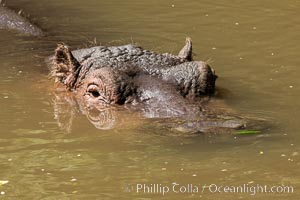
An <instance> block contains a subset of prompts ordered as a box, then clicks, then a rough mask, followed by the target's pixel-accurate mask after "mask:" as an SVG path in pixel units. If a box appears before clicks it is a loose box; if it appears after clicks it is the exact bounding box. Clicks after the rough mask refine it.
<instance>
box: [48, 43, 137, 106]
mask: <svg viewBox="0 0 300 200" xmlns="http://www.w3.org/2000/svg"><path fill="white" fill-rule="evenodd" d="M51 73H52V76H54V77H56V81H57V82H60V83H63V85H65V86H66V87H67V89H68V90H70V91H72V92H74V93H75V94H76V96H77V97H80V98H81V99H82V100H83V101H85V102H88V104H89V105H91V104H94V105H98V104H100V105H101V104H124V103H125V102H126V101H127V100H129V99H131V97H132V96H133V94H134V92H135V86H134V84H133V81H132V76H131V75H130V74H129V73H127V72H126V71H122V70H115V69H113V68H111V67H103V66H101V67H99V66H97V65H85V64H84V63H79V62H78V61H77V60H76V59H75V58H74V56H73V55H72V53H71V51H70V50H69V49H68V47H67V46H65V45H58V47H57V49H56V50H55V56H54V58H52V70H51Z"/></svg>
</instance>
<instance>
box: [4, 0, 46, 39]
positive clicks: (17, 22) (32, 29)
mask: <svg viewBox="0 0 300 200" xmlns="http://www.w3.org/2000/svg"><path fill="white" fill-rule="evenodd" d="M0 29H8V30H15V31H17V32H19V33H22V34H24V35H32V36H42V35H43V31H42V30H41V29H40V28H39V27H37V26H36V25H34V24H32V23H31V22H30V21H29V20H28V19H26V18H25V17H22V16H21V13H16V12H15V11H13V10H11V9H9V8H7V7H5V6H3V5H1V4H0Z"/></svg>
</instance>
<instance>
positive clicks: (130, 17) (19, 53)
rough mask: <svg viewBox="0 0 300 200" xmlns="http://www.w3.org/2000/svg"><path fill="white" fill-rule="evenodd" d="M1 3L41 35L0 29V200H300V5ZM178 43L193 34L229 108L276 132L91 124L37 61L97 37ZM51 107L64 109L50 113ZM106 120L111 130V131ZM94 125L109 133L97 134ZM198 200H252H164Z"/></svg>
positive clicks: (163, 48) (153, 123) (138, 121)
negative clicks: (222, 188)
mask: <svg viewBox="0 0 300 200" xmlns="http://www.w3.org/2000/svg"><path fill="white" fill-rule="evenodd" d="M7 4H8V5H9V6H11V7H12V8H16V9H19V8H22V9H23V10H24V11H25V12H28V13H30V15H31V17H32V18H33V21H34V22H36V23H37V24H39V25H41V26H42V27H43V29H45V30H46V31H47V32H48V33H49V34H48V35H47V36H46V37H44V38H39V39H35V38H31V37H24V36H22V35H18V34H17V33H13V32H7V31H4V30H0V34H1V37H0V44H1V46H0V60H1V63H0V75H1V80H0V108H1V111H0V127H1V130H0V151H1V153H0V160H1V164H0V169H1V172H0V180H8V181H9V183H7V184H4V185H1V186H0V198H1V197H3V198H5V199H84V198H85V199H135V198H136V199H138V198H149V199H158V198H161V195H159V194H136V193H134V192H130V193H126V192H124V188H125V186H127V185H128V184H136V183H147V184H150V183H162V184H169V183H170V184H171V183H173V182H177V183H180V184H188V183H191V184H210V183H216V184H222V185H240V184H244V183H249V184H251V183H252V184H267V185H282V184H284V185H293V186H294V187H295V190H294V193H293V194H257V195H255V196H254V197H253V198H254V199H272V200H273V199H299V191H297V188H299V186H300V181H299V180H300V179H299V178H300V177H299V165H300V162H299V141H300V137H299V134H298V131H299V126H298V118H299V117H300V116H299V113H300V112H299V108H300V105H299V88H300V87H299V83H300V82H299V79H298V73H299V68H298V65H299V64H300V62H299V56H298V52H299V50H300V49H299V45H297V42H298V41H299V36H298V35H299V34H298V33H299V31H300V27H299V26H298V25H297V24H299V23H298V21H299V12H298V11H299V7H300V4H299V2H297V1H293V0H288V1H277V0H276V1H272V2H271V1H268V0H262V1H248V2H241V1H226V0H222V1H218V2H211V1H206V0H201V1H188V2H187V1H181V0H178V1H177V0H176V1H168V0H167V1H163V2H162V1H157V0H155V1H137V0H131V1H119V0H113V1H105V2H102V1H96V0H88V1H84V2H82V1H78V0H76V1H74V0H72V1H71V0H66V1H58V0H53V1H49V2H44V1H37V0H18V1H16V0H12V1H8V2H7ZM186 36H190V37H191V38H193V44H194V52H195V54H196V55H195V56H194V57H195V59H199V60H204V61H206V60H209V61H210V62H211V63H212V65H213V66H214V68H215V69H216V72H217V74H218V75H219V79H218V81H217V86H218V91H217V92H218V93H221V94H220V95H218V96H219V98H221V99H224V101H226V103H227V104H228V105H229V106H230V107H232V108H233V110H237V111H238V112H241V113H243V114H245V115H250V116H254V117H257V118H265V119H267V120H269V121H273V123H274V124H275V126H274V127H273V128H272V127H271V129H270V130H268V131H267V132H266V133H264V134H259V135H252V136H239V135H217V136H212V135H210V136H204V135H202V136H197V137H194V136H186V137H182V136H178V135H176V134H170V133H174V132H173V131H172V130H171V129H169V128H168V126H160V125H161V124H163V123H162V122H161V121H157V120H149V121H148V120H145V119H143V118H142V117H139V116H138V114H137V116H135V114H132V115H131V113H130V112H128V111H122V109H121V111H120V110H119V108H116V109H115V110H111V111H110V112H108V113H105V114H104V115H103V116H101V117H100V118H101V119H102V120H98V119H99V118H98V116H99V113H97V112H95V111H93V110H90V111H88V112H89V114H87V113H86V112H87V111H86V110H84V109H81V108H80V106H73V104H76V102H74V101H73V100H72V98H71V99H69V97H59V98H61V99H59V98H58V97H56V96H55V95H53V94H52V92H50V91H51V90H47V89H45V88H48V87H50V88H51V87H52V84H53V83H52V81H51V80H48V79H47V74H48V69H47V68H46V66H45V65H44V64H43V63H44V58H45V57H46V56H48V55H51V54H53V49H54V48H55V47H56V43H58V42H62V41H63V42H66V43H67V44H70V45H71V46H72V47H73V48H77V47H78V48H79V47H83V46H84V43H87V41H92V40H94V38H97V41H98V42H101V43H102V44H103V45H121V44H126V43H130V42H131V41H133V42H137V43H138V44H140V45H141V46H143V47H145V48H146V49H152V50H155V51H160V52H177V51H178V50H179V49H180V48H181V47H180V46H181V42H178V41H182V40H183V39H184V38H185V37H186ZM57 98H58V99H57ZM62 101H68V102H69V103H68V104H60V102H62ZM53 106H54V107H56V110H57V111H60V110H64V112H63V113H59V115H56V114H57V112H55V111H54V110H53ZM63 106H66V107H65V108H63V109H61V108H62V107H63ZM124 112H125V113H124ZM80 113H83V115H82V114H80ZM86 116H89V119H87V117H86ZM123 116H126V117H123ZM129 116H130V117H129ZM73 117H74V118H73ZM57 121H59V122H63V123H61V126H64V128H65V130H68V132H69V133H70V134H65V133H66V132H67V131H65V130H62V129H60V128H59V127H58V124H57ZM90 121H91V122H93V123H90ZM99 122H101V123H99ZM70 123H72V126H70V125H71V124H70ZM113 123H114V124H117V125H118V126H116V127H114V128H112V129H109V130H107V129H108V128H110V127H111V126H113ZM102 126H103V127H107V128H106V129H105V130H104V129H103V128H102V129H98V128H99V127H102ZM70 127H72V128H71V129H70ZM97 127H98V128H97ZM174 135H175V136H174ZM200 197H202V198H205V199H238V198H242V199H248V198H250V195H249V194H245V193H238V194H236V193H235V194H233V193H229V194H216V193H214V194H211V193H198V194H191V193H185V194H168V195H167V196H166V198H167V199H189V198H190V199H196V198H200Z"/></svg>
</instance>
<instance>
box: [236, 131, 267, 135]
mask: <svg viewBox="0 0 300 200" xmlns="http://www.w3.org/2000/svg"><path fill="white" fill-rule="evenodd" d="M259 133H261V131H257V130H241V131H237V132H235V134H237V135H253V134H259Z"/></svg>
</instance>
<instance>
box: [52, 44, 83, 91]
mask: <svg viewBox="0 0 300 200" xmlns="http://www.w3.org/2000/svg"><path fill="white" fill-rule="evenodd" d="M52 64H53V68H52V76H54V77H56V81H60V82H62V83H63V84H65V85H66V86H67V88H68V89H72V88H73V86H74V84H75V82H76V79H77V76H78V73H79V69H80V63H79V62H78V61H77V60H76V59H75V58H74V56H73V55H72V53H71V51H70V50H69V48H68V46H66V45H64V44H58V45H57V48H56V49H55V54H54V57H53V60H52Z"/></svg>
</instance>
